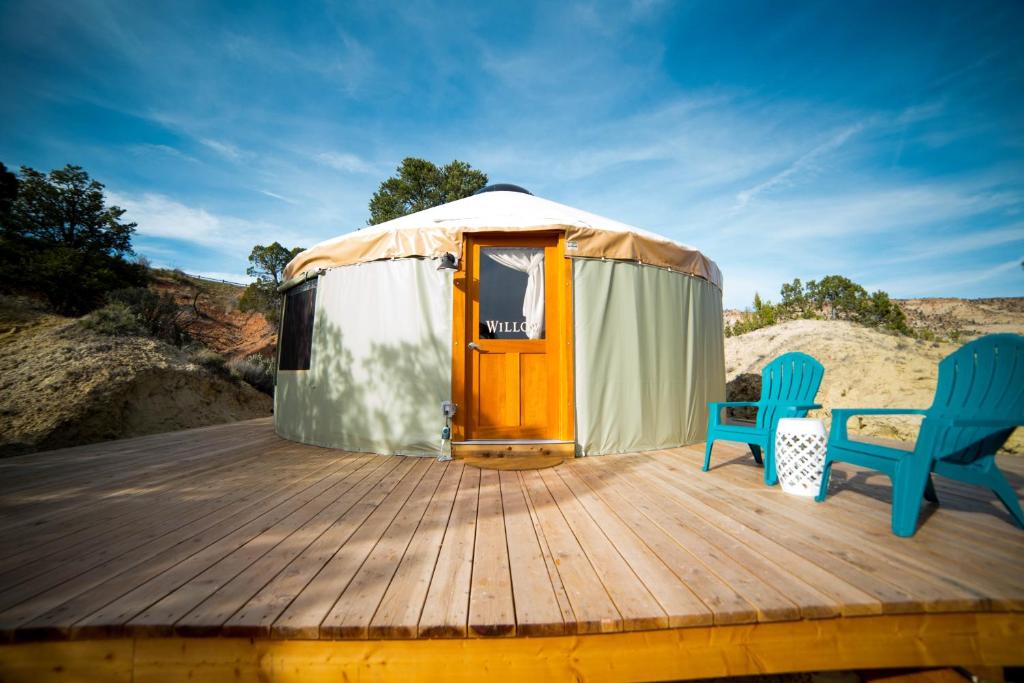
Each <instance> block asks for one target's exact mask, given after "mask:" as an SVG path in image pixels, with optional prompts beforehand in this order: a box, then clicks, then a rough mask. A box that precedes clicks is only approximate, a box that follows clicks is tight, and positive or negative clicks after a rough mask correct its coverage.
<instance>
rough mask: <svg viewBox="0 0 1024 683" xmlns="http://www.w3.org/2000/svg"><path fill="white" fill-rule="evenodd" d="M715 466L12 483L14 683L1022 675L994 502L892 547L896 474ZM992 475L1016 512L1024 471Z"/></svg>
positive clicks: (5, 499) (2, 553) (1013, 555)
mask: <svg viewBox="0 0 1024 683" xmlns="http://www.w3.org/2000/svg"><path fill="white" fill-rule="evenodd" d="M702 453H703V449H702V446H692V447H687V448H681V449H674V450H666V451H658V452H651V453H640V454H629V455H616V456H604V457H591V458H583V459H576V460H570V461H567V462H566V463H564V464H562V465H560V466H558V467H555V468H550V469H545V470H538V471H522V472H517V471H500V472H499V471H494V470H480V469H477V468H474V467H469V466H466V465H464V464H463V463H461V462H458V461H455V462H448V463H438V462H436V461H434V460H432V459H414V458H402V457H387V456H375V455H359V454H349V453H344V452H340V451H334V450H329V449H323V448H317V447H312V446H305V445H300V444H295V443H291V442H288V441H283V440H281V439H279V438H278V437H277V436H276V435H275V434H274V433H273V429H272V425H271V423H270V421H269V420H255V421H250V422H244V423H237V424H233V425H223V426H217V427H210V428H204V429H199V430H192V431H187V432H176V433H172V434H164V435H158V436H152V437H144V438H140V439H133V440H127V441H120V442H113V443H105V444H97V445H92V446H84V447H79V448H74V449H66V450H62V451H54V452H50V453H44V454H38V455H32V456H24V457H18V458H11V459H7V460H0V642H6V643H8V644H7V645H3V646H0V679H5V680H6V679H8V678H9V679H11V680H15V679H17V678H18V675H17V674H18V672H22V673H23V674H24V675H25V676H26V677H28V674H27V673H26V672H28V671H29V668H30V665H31V664H32V662H36V663H38V661H46V659H47V658H48V657H52V658H54V661H56V660H57V659H60V660H61V662H62V663H61V665H60V666H61V667H62V670H63V671H67V667H68V666H72V668H73V665H74V664H75V663H76V662H77V663H78V664H82V665H83V666H84V665H85V663H89V666H96V667H100V669H95V670H94V669H89V670H90V671H93V672H94V673H95V672H96V671H100V670H101V669H102V670H103V671H107V669H103V668H102V667H104V666H113V664H111V662H116V663H118V664H119V665H123V664H124V661H125V660H132V658H135V659H134V660H133V662H134V664H133V666H135V667H136V668H135V674H136V675H138V674H139V671H140V669H139V668H138V664H139V663H138V658H139V657H141V656H142V655H141V654H140V653H142V652H144V651H145V650H144V648H145V647H152V648H157V649H158V650H159V648H164V649H162V650H159V653H160V654H154V655H153V657H154V659H152V660H151V663H152V662H154V661H161V662H163V664H164V665H168V662H171V661H173V660H174V659H175V657H176V656H177V657H179V658H181V659H182V660H184V659H187V657H186V655H185V653H187V652H190V653H192V656H199V657H200V658H203V661H205V662H207V663H209V661H210V659H211V657H212V658H213V659H216V658H217V657H218V656H223V657H225V658H226V659H225V661H228V662H230V661H233V662H235V664H234V665H235V666H236V670H237V668H238V666H240V665H239V664H238V662H239V661H249V660H248V659H246V658H247V657H249V658H251V659H252V661H249V663H250V664H253V662H256V659H253V658H258V657H264V658H266V657H268V656H269V655H268V654H267V653H270V652H275V653H276V654H275V655H273V656H274V657H277V659H276V660H275V661H277V662H278V666H280V667H282V668H281V669H280V670H279V672H278V673H280V674H281V675H283V673H282V672H283V671H284V666H285V664H284V663H283V662H286V661H291V660H288V659H287V658H288V657H297V656H299V655H296V654H295V653H296V652H297V650H295V649H294V648H293V649H289V650H287V652H285V651H283V650H281V649H280V647H282V646H283V645H282V643H284V644H290V645H289V646H294V647H299V648H302V647H305V648H309V647H313V646H312V645H302V644H298V643H296V642H295V641H317V642H319V643H321V644H325V643H324V641H362V644H359V643H358V642H348V643H333V644H325V646H328V645H329V647H332V648H334V649H333V650H330V651H331V652H333V653H334V654H333V655H332V656H334V657H335V664H336V665H339V666H340V664H339V662H340V661H341V660H344V658H345V657H353V658H358V657H360V656H362V657H363V659H362V660H359V661H360V662H361V663H360V664H359V666H369V664H367V662H370V661H375V660H373V658H372V657H370V658H367V657H366V656H365V653H366V652H367V651H365V650H359V649H358V648H365V647H366V645H367V642H372V643H375V644H376V645H375V647H376V648H377V649H376V650H374V652H375V653H376V656H378V657H381V656H384V655H383V654H382V653H387V652H391V653H392V654H391V655H389V656H390V657H391V660H390V661H392V662H393V664H394V667H393V669H392V670H391V673H392V674H395V675H397V674H400V673H401V672H402V671H403V669H401V666H400V661H399V660H401V657H400V656H399V655H398V653H399V652H401V650H400V649H397V648H401V647H402V646H403V643H404V644H405V646H407V647H409V648H412V649H408V650H406V651H407V652H410V653H414V655H410V656H411V657H412V660H410V661H413V662H414V663H415V662H418V663H419V664H418V666H420V668H419V669H415V670H416V671H417V672H418V673H419V674H420V675H423V671H425V670H426V669H423V668H422V667H423V666H426V665H425V664H423V662H425V661H431V660H430V657H431V656H436V657H438V658H440V659H439V660H438V663H439V665H440V664H443V665H445V666H454V665H453V664H452V661H455V660H456V659H458V658H459V657H463V658H464V660H465V661H466V662H469V661H471V660H472V658H473V657H478V658H483V659H482V661H485V662H486V661H490V658H493V657H499V658H501V657H504V658H505V659H504V660H501V661H504V662H506V663H508V665H509V666H510V667H512V666H513V660H514V659H515V656H514V654H510V653H514V652H517V650H515V647H517V646H516V645H514V643H515V642H519V643H525V644H529V647H530V648H531V649H530V652H531V653H532V654H530V655H529V656H530V657H531V658H532V659H533V661H534V664H531V666H535V665H536V666H539V664H537V662H546V664H544V666H548V667H549V668H545V669H543V671H545V672H548V673H551V672H552V671H555V672H556V673H557V671H560V669H552V668H550V667H551V666H555V664H553V663H552V662H555V661H556V660H558V657H559V656H558V655H553V654H551V653H552V652H558V651H560V648H564V649H565V652H566V662H570V660H571V657H577V658H580V657H583V654H582V653H585V652H588V651H589V652H591V654H592V655H593V660H588V661H587V662H584V661H582V660H578V661H575V663H574V664H573V665H572V666H574V667H575V668H572V669H571V671H576V672H577V673H579V672H581V671H587V669H586V666H590V665H593V666H597V667H599V668H598V669H596V670H595V671H596V672H597V676H598V677H604V678H630V677H632V676H633V675H634V674H635V675H636V676H637V677H647V678H652V677H654V678H656V677H658V676H651V675H649V674H658V675H660V674H662V673H664V674H667V675H665V676H663V677H665V678H668V677H676V678H682V677H687V676H689V675H690V674H692V675H694V676H709V675H725V674H727V673H751V672H758V671H761V672H771V671H786V670H799V669H804V668H818V669H827V668H840V667H844V666H849V665H850V664H851V663H852V662H854V660H855V659H856V658H857V657H861V658H862V659H863V660H864V664H863V665H864V666H892V665H908V664H913V663H920V664H968V663H988V664H992V665H1005V664H1011V663H1018V664H1019V663H1024V647H1020V643H1021V642H1022V637H1024V571H1022V567H1024V532H1022V531H1020V530H1018V529H1017V528H1016V527H1014V526H1012V524H1011V522H1010V521H1009V517H1008V515H1007V514H1006V513H1005V512H1004V511H1003V509H1002V508H1001V507H1000V506H999V505H998V503H997V502H996V501H995V499H994V497H993V496H991V495H989V493H988V492H986V491H982V490H980V489H973V488H971V487H966V486H962V485H959V484H956V483H954V482H950V481H947V480H942V479H939V480H938V481H937V484H938V494H939V498H940V500H941V505H940V506H939V507H937V508H935V507H934V506H929V508H928V510H927V511H926V512H925V513H924V514H923V515H922V517H923V518H924V522H923V526H922V527H921V529H920V530H919V531H918V533H917V535H916V536H914V537H913V538H911V539H901V538H897V537H895V536H893V535H892V534H891V533H890V531H889V513H890V507H889V494H890V489H889V484H888V481H887V480H886V479H885V478H884V477H882V476H880V475H874V474H871V473H868V472H865V471H858V470H855V469H854V468H849V467H840V466H837V468H836V470H835V471H834V473H833V484H832V494H831V495H830V497H829V499H828V501H827V502H825V503H823V504H816V503H814V502H813V501H810V500H805V499H799V498H795V497H793V496H789V495H786V494H784V493H782V492H781V491H780V490H779V489H778V487H774V488H767V487H765V486H764V485H763V483H762V482H761V471H760V469H759V468H758V467H757V466H755V465H754V463H753V460H752V459H751V457H750V456H749V453H747V452H746V451H745V450H744V449H742V448H740V447H738V446H732V445H730V444H720V445H716V457H715V460H714V461H713V463H712V464H713V468H712V470H711V472H709V473H706V474H704V473H701V472H700V462H701V456H702ZM1000 465H1001V467H1003V469H1004V471H1005V472H1006V473H1007V476H1008V478H1009V479H1010V480H1011V482H1012V483H1013V484H1014V485H1015V486H1016V487H1017V488H1018V490H1020V489H1021V488H1024V461H1021V460H1018V459H1013V458H1003V459H1002V460H1001V461H1000ZM631 632H642V633H638V634H636V635H635V636H634V635H633V634H632V633H631ZM597 634H612V635H608V636H599V635H597ZM868 634H874V636H873V637H874V640H871V637H868ZM523 636H528V637H531V638H522V637H523ZM538 636H546V637H549V638H544V639H539V638H535V637H538ZM587 636H595V637H594V638H592V639H588V638H587ZM616 636H617V637H618V640H616ZM211 637H215V638H217V639H218V640H216V641H200V640H199V639H204V638H211ZM517 637H518V638H517ZM628 638H632V640H629V639H628ZM758 638H767V639H768V640H766V641H764V642H763V643H760V644H758V643H757V642H754V641H757V639H758ZM844 638H846V639H850V640H848V641H844ZM858 638H864V639H865V640H863V641H857V640H856V639H858ZM901 638H902V639H903V640H905V641H907V642H906V643H904V642H903V640H900V639H901ZM242 639H247V640H242ZM425 639H429V640H425ZM438 639H441V640H438ZM499 639H501V642H502V643H504V644H498V643H499ZM602 639H603V640H602ZM659 639H661V640H659ZM69 641H70V642H69ZM74 641H81V642H74ZM277 641H281V642H280V643H277ZM510 641H511V642H510ZM210 642H213V643H214V644H213V645H211V644H210ZM781 642H785V643H786V646H783V647H782V649H781V651H779V647H780V645H779V644H780V643H781ZM275 643H277V644H275ZM600 643H605V645H606V646H607V647H602V646H601V645H600ZM800 643H804V644H805V645H806V646H807V647H815V646H816V647H819V648H821V651H822V653H823V654H820V655H813V656H811V655H806V656H805V655H802V654H798V653H797V651H795V650H792V648H793V647H796V646H797V645H799V644H800ZM545 644H550V648H549V649H548V650H547V653H548V654H547V655H546V656H548V657H549V659H550V661H549V660H547V659H545V658H544V656H542V651H545V647H547V646H546V645H545ZM129 645H130V649H128V650H125V651H123V652H122V651H121V650H118V648H120V647H129ZM76 647H77V648H79V649H75V648H76ZM622 647H625V648H627V650H626V652H628V653H630V654H631V656H632V657H634V658H639V660H637V661H635V662H634V663H633V665H635V666H641V667H642V666H654V663H653V660H651V661H641V660H645V655H644V648H658V647H661V648H663V649H664V648H668V650H667V651H666V652H668V654H665V652H663V653H662V655H661V656H662V659H663V660H664V661H663V662H662V663H663V664H664V667H667V668H653V669H652V668H645V669H636V668H629V669H623V668H622V666H623V665H622V663H621V662H619V664H617V665H616V664H615V663H614V661H617V660H614V661H613V660H612V659H608V662H609V663H608V664H607V665H605V664H601V663H600V662H602V661H603V660H602V659H601V658H602V657H604V658H610V657H611V655H610V654H609V652H608V648H611V650H612V651H614V650H615V648H622ZM730 647H731V648H734V649H735V652H732V651H730V650H729V648H730ZM787 647H788V648H789V650H787V649H786V648H787ZM801 647H802V646H801ZM90 648H92V649H90ZM168 648H169V649H168ZM253 648H256V650H259V652H262V655H260V654H259V653H258V652H256V650H254V649H253ZM260 648H262V649H260ZM274 648H278V649H276V650H275V649H274ZM346 648H347V649H346ZM353 648H357V649H353ZM388 648H391V649H390V650H389V649H388ZM430 648H433V649H432V650H431V649H430ZM445 648H447V649H445ZM509 648H512V649H509ZM588 648H589V650H588ZM687 648H692V649H693V652H699V653H701V656H697V655H694V658H693V659H692V661H690V662H689V664H687V663H685V662H681V661H680V660H679V657H681V656H682V655H683V654H684V653H685V652H688V651H689V650H687ZM759 648H760V649H759ZM863 648H867V650H869V651H863ZM872 648H873V649H872ZM901 648H902V649H901ZM156 651H157V650H153V651H152V652H156ZM840 651H843V652H845V654H843V652H840ZM309 652H316V653H317V654H315V655H310V656H315V657H323V656H327V655H323V652H326V650H318V651H315V650H310V651H309ZM786 652H789V658H788V659H787V658H786V654H785V653H786ZM75 653H77V654H75ZM104 653H105V654H104ZM118 653H119V654H118ZM175 653H177V654H175ZM197 653H199V654H197ZM217 653H219V654H217ZM225 653H227V654H225ZM246 653H249V654H246ZM360 653H363V654H362V655H360ZM431 653H433V654H431ZM442 653H448V654H442ZM772 653H774V655H773V654H772ZM520 655H521V656H524V655H522V653H520ZM619 655H620V656H619V657H618V659H621V655H622V650H619ZM282 657H283V658H284V659H282ZM445 657H449V658H451V659H450V660H449V661H441V660H443V659H444V658H445ZM701 657H703V659H702V658H701ZM955 657H959V658H968V659H971V660H972V661H971V662H966V661H946V660H950V659H951V658H955ZM40 658H42V660H40ZM161 658H162V659H161ZM627 659H628V658H627ZM670 660H671V661H670ZM190 661H191V660H190ZM261 661H263V663H258V662H257V664H258V666H264V667H265V666H269V665H268V664H266V661H269V660H261ZM353 661H356V660H355V659H353ZM558 661H560V660H558ZM858 661H859V660H858ZM701 662H703V663H701ZM321 663H323V662H322V661H321ZM257 664H253V665H254V666H256V665H257ZM385 665H387V662H385ZM325 666H326V665H325ZM410 666H412V665H410ZM516 666H518V664H516ZM601 666H609V667H612V668H610V669H607V668H606V669H600V667H601ZM615 666H618V667H619V668H618V669H615ZM681 667H682V668H681ZM243 668H244V667H243ZM168 670H169V669H166V668H164V669H162V671H163V672H164V673H166V672H167V671H168ZM510 670H511V669H510ZM566 671H570V669H566ZM641 671H642V672H643V674H644V675H643V676H640V675H639V672H641ZM5 672H6V674H7V675H6V677H5V675H4V674H5ZM108 673H109V671H108ZM189 673H190V675H191V674H192V673H195V672H194V670H192V669H189ZM264 673H265V670H264ZM307 673H308V672H307ZM521 673H522V672H521ZM535 673H536V672H535ZM591 673H592V674H593V673H594V672H591ZM523 675H525V673H524V674H523ZM279 677H280V676H279ZM136 680H142V679H141V678H138V677H137V678H136Z"/></svg>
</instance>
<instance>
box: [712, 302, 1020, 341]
mask: <svg viewBox="0 0 1024 683" xmlns="http://www.w3.org/2000/svg"><path fill="white" fill-rule="evenodd" d="M894 301H895V302H896V303H897V304H898V305H899V307H900V308H902V309H903V313H904V315H906V316H907V323H908V324H909V325H910V327H911V329H913V330H914V331H915V332H930V333H932V334H933V335H935V336H936V337H938V338H940V339H943V340H949V341H960V342H967V341H970V340H971V339H975V338H977V337H980V336H982V335H986V334H993V333H995V332H1018V333H1021V334H1024V297H1002V298H996V299H954V298H934V299H895V300H894ZM742 315H743V311H741V310H739V309H735V308H730V309H726V310H725V311H724V318H725V324H726V326H729V325H732V324H734V323H736V322H738V321H739V320H740V317H741V316H742Z"/></svg>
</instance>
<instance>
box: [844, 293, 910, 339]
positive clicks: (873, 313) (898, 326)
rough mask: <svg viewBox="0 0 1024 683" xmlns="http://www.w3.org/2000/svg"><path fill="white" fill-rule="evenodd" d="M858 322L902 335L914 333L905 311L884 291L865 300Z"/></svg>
mask: <svg viewBox="0 0 1024 683" xmlns="http://www.w3.org/2000/svg"><path fill="white" fill-rule="evenodd" d="M857 322H859V323H861V324H863V325H868V326H870V327H883V328H886V329H889V330H893V331H894V332H900V333H902V334H912V333H913V332H912V330H911V329H910V326H909V325H908V324H907V316H906V314H904V313H903V309H901V308H900V307H899V306H898V305H896V304H895V303H893V301H892V299H890V298H889V295H888V294H887V293H886V292H883V291H882V290H878V291H877V292H875V293H874V294H872V295H871V296H869V297H865V298H864V301H863V302H862V304H861V312H860V315H859V316H858V317H857Z"/></svg>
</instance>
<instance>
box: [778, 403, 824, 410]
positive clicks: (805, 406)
mask: <svg viewBox="0 0 1024 683" xmlns="http://www.w3.org/2000/svg"><path fill="white" fill-rule="evenodd" d="M779 405H780V406H782V407H783V408H785V409H786V410H818V409H819V408H821V404H820V403H780V404H779Z"/></svg>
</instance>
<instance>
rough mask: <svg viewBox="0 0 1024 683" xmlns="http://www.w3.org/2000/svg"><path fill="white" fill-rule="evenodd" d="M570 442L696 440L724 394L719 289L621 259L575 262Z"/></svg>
mask: <svg viewBox="0 0 1024 683" xmlns="http://www.w3.org/2000/svg"><path fill="white" fill-rule="evenodd" d="M573 289H574V304H573V306H574V314H575V331H574V335H575V346H576V440H577V443H578V444H579V448H580V450H581V452H582V453H583V454H584V455H596V454H603V453H621V452H629V451H644V450H652V449H655V448H667V447H674V446H679V445H680V444H689V443H695V442H698V441H702V440H703V439H704V435H705V430H706V428H707V415H708V413H707V401H724V400H725V350H724V348H723V337H722V292H721V290H720V289H718V288H717V287H715V286H714V285H712V284H711V283H709V282H708V281H707V280H704V279H701V278H697V277H692V276H690V275H683V274H679V273H675V272H671V271H668V270H665V269H664V268H657V267H653V266H645V265H639V264H636V263H628V262H623V261H603V260H587V259H577V260H575V261H574V266H573Z"/></svg>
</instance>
